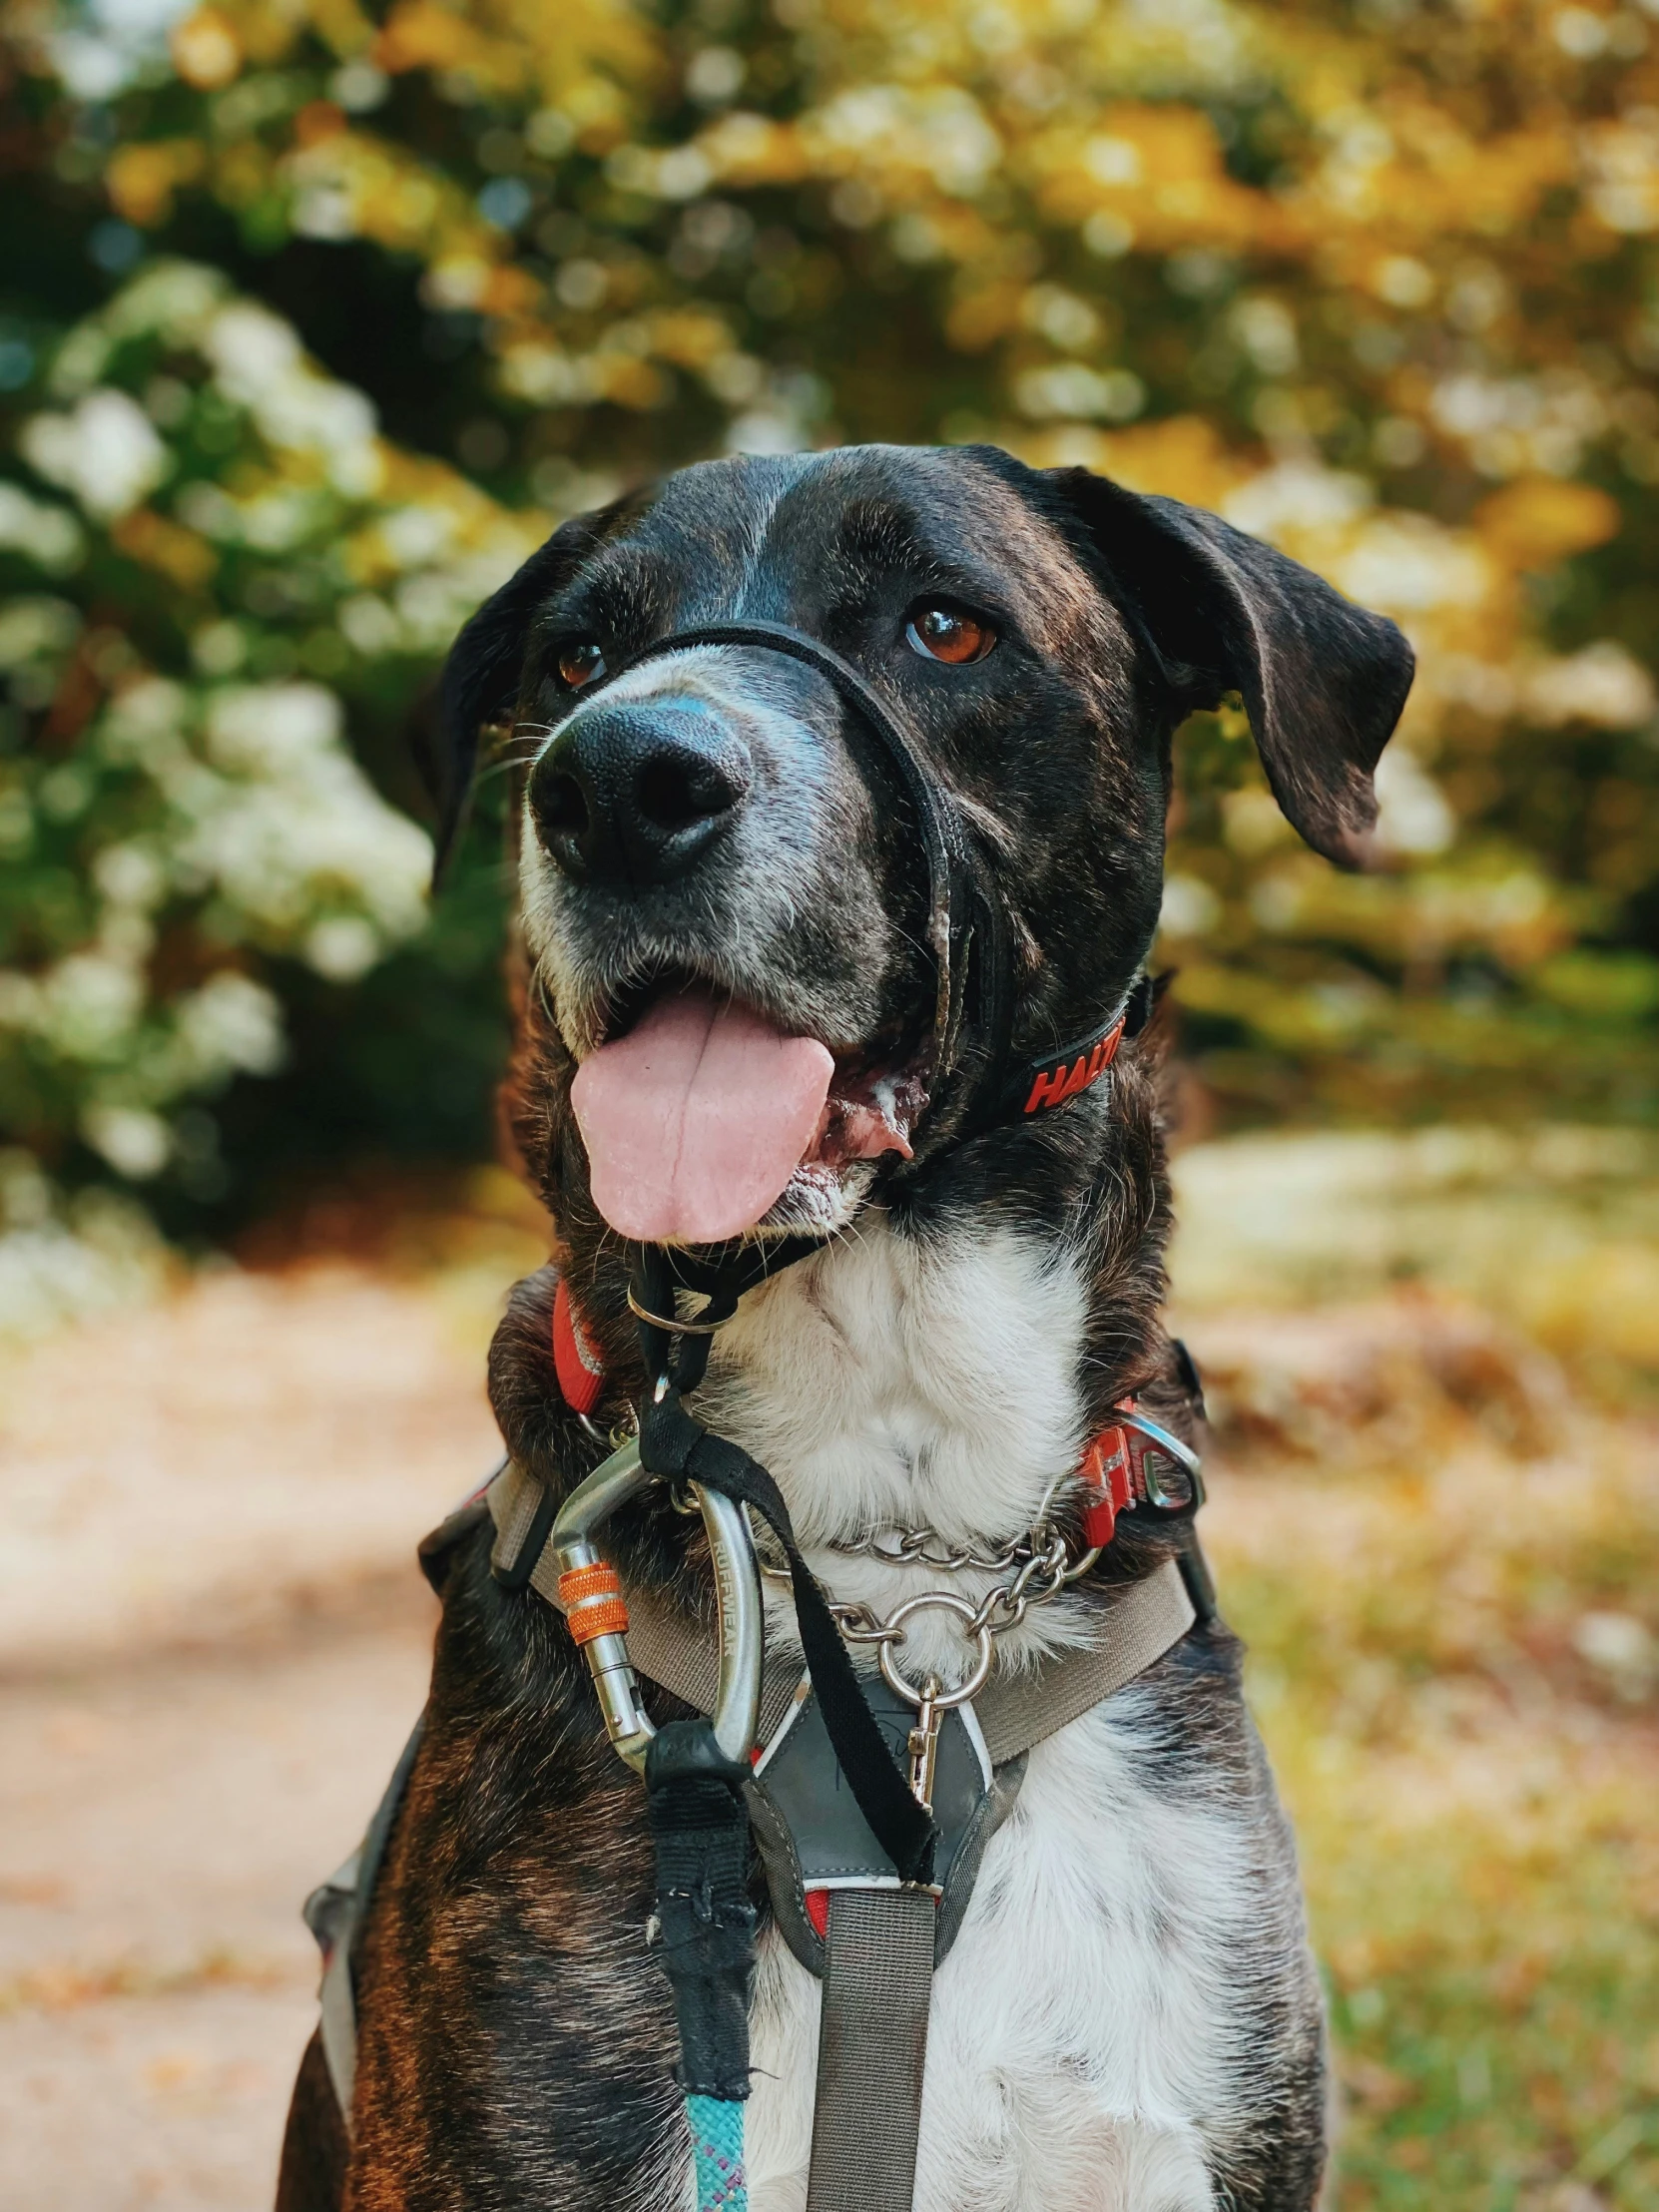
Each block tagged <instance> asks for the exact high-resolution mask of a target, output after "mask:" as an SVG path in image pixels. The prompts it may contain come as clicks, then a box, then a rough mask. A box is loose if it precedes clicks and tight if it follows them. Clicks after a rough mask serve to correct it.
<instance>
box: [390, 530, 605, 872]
mask: <svg viewBox="0 0 1659 2212" xmlns="http://www.w3.org/2000/svg"><path fill="white" fill-rule="evenodd" d="M604 522H605V515H604V514H603V513H601V514H588V515H573V516H572V517H571V519H570V520H569V521H568V522H566V523H563V524H561V526H560V527H559V528H558V529H557V530H555V531H554V533H553V535H552V536H551V537H550V538H549V539H548V541H547V543H546V544H545V545H543V546H540V547H538V549H537V550H536V551H535V552H534V553H532V554H531V556H530V558H529V559H528V560H527V561H526V562H525V564H524V566H523V567H522V568H521V569H520V570H519V571H518V573H517V574H516V575H514V576H511V577H509V578H508V580H507V582H506V583H504V584H503V585H502V586H501V589H500V590H499V591H498V592H497V593H496V594H495V596H494V597H493V598H492V599H486V600H485V602H484V604H483V605H482V606H481V607H480V608H479V610H478V612H477V613H476V614H475V615H474V616H473V617H472V620H471V621H470V622H469V623H468V624H467V626H466V628H465V629H464V630H463V631H462V632H461V634H460V636H459V637H458V638H457V639H456V640H455V642H454V644H453V645H452V646H451V647H450V649H449V658H448V660H447V661H445V662H444V664H443V675H442V678H441V679H440V681H439V684H438V689H437V697H436V700H435V702H434V703H433V708H432V711H431V712H430V714H429V715H428V717H427V719H426V721H425V724H424V727H422V728H421V729H420V730H419V731H418V732H417V738H416V757H417V760H418V763H419V767H420V772H421V775H422V777H423V778H424V779H425V782H426V787H427V789H428V790H429V791H430V793H431V795H432V799H433V802H434V804H435V805H436V807H437V810H438V825H437V837H436V854H435V857H434V859H433V863H432V878H433V881H434V882H436V881H438V880H439V879H440V878H441V876H442V874H443V871H444V868H445V867H446V866H447V864H448V862H449V859H450V856H451V854H452V853H453V852H454V849H455V845H456V842H457V840H458V838H459V836H460V832H461V827H462V824H463V823H464V822H465V820H466V811H467V803H468V801H469V800H470V798H471V796H472V780H473V776H474V774H475V773H476V770H477V766H478V733H479V732H480V730H483V729H485V728H487V727H488V725H489V724H491V723H496V722H504V721H505V720H506V719H507V717H508V716H509V715H510V714H511V713H512V710H513V708H514V707H515V706H516V705H517V703H518V691H519V681H520V677H521V674H522V671H523V666H524V648H525V644H526V641H527V639H528V635H529V630H530V624H531V622H532V621H533V619H534V617H535V612H536V609H537V608H538V607H539V606H540V605H541V603H542V601H543V600H545V599H547V598H549V597H550V596H551V595H552V593H554V592H555V591H557V590H558V589H559V587H560V586H561V585H562V584H563V583H565V582H566V581H567V579H568V578H569V577H570V576H571V575H572V574H573V573H574V572H575V570H576V568H577V566H578V565H579V564H580V562H582V561H583V560H584V559H585V558H586V557H587V555H588V554H589V553H590V552H591V551H592V550H593V548H594V546H595V545H596V544H597V543H598V542H599V540H600V538H601V537H602V536H603V534H604Z"/></svg>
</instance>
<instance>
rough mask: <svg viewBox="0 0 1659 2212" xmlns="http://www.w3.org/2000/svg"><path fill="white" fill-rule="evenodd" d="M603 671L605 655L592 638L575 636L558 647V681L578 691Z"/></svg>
mask: <svg viewBox="0 0 1659 2212" xmlns="http://www.w3.org/2000/svg"><path fill="white" fill-rule="evenodd" d="M604 673H605V656H604V654H603V653H602V652H601V651H600V649H599V647H598V646H597V645H595V643H594V642H593V640H592V638H577V639H575V640H573V641H572V643H571V644H569V645H562V646H560V648H559V681H560V683H561V684H567V685H569V687H570V689H571V690H572V691H580V690H581V689H582V686H583V685H584V684H591V683H593V682H594V680H595V679H596V678H597V677H600V676H603V675H604Z"/></svg>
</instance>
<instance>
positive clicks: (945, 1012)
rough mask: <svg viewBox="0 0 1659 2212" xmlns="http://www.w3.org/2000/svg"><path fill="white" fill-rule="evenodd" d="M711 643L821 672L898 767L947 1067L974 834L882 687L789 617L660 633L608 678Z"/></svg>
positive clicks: (960, 982)
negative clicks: (757, 650)
mask: <svg viewBox="0 0 1659 2212" xmlns="http://www.w3.org/2000/svg"><path fill="white" fill-rule="evenodd" d="M706 645H758V646H764V647H765V648H766V649H767V650H768V651H769V652H772V653H782V654H785V655H786V656H787V657H788V658H789V659H790V660H792V661H800V662H801V663H802V664H803V666H804V667H807V668H810V669H815V670H817V672H818V674H819V675H820V676H823V677H824V678H826V679H827V680H828V681H829V682H830V683H831V684H833V686H834V687H835V690H836V691H837V692H838V693H839V695H840V697H841V698H842V699H843V700H844V701H845V702H846V704H847V705H848V706H849V707H850V708H851V709H852V711H853V712H854V714H856V715H857V717H858V719H859V720H860V721H861V722H862V723H863V725H864V727H865V728H866V729H867V730H868V731H869V733H870V735H871V736H872V737H874V738H875V739H876V740H877V741H878V743H879V744H880V746H881V749H882V751H883V752H884V753H885V754H886V756H887V759H888V760H889V761H890V762H891V763H892V766H893V768H894V769H895V770H896V772H897V775H898V779H899V782H900V783H901V785H902V786H903V790H904V796H905V798H906V799H907V800H908V801H909V804H910V809H911V812H912V814H913V815H914V818H915V827H916V834H917V836H918V837H919V839H920V841H921V849H922V853H923V856H924V858H925V860H926V863H927V944H928V949H929V950H930V951H931V953H932V955H933V963H934V967H935V969H936V971H937V976H938V1001H937V1007H936V1011H935V1014H934V1032H935V1036H936V1038H937V1049H938V1057H939V1070H940V1072H941V1073H946V1072H948V1071H949V1069H950V1068H951V1067H953V1066H954V1064H955V1060H956V1056H957V1052H958V1049H959V1045H960V1032H961V1016H962V1001H963V991H964V987H965V982H966V968H967V949H968V937H969V935H970V934H971V931H972V907H973V905H974V904H975V903H976V902H975V901H974V900H973V899H972V896H971V888H970V882H969V874H968V865H969V863H968V849H967V840H966V837H965V836H964V835H963V832H962V826H961V823H960V821H959V820H958V818H957V815H956V811H955V809H954V808H953V807H952V806H951V805H950V802H949V801H948V799H946V797H945V796H944V794H943V793H942V792H941V791H940V789H939V787H938V785H937V784H936V783H935V782H934V780H933V778H932V776H931V774H930V773H929V772H928V770H927V768H926V767H925V766H924V765H923V763H922V761H921V759H920V758H919V756H918V754H917V752H916V748H915V744H914V741H913V739H912V738H911V736H910V734H909V732H908V731H907V730H906V729H905V728H904V725H903V724H902V723H901V722H900V721H899V719H898V718H897V716H896V715H894V713H893V711H892V709H891V708H890V707H889V706H888V705H887V703H886V701H885V700H884V699H882V697H881V695H880V694H879V692H877V691H876V690H875V689H874V688H873V686H871V685H870V684H869V683H867V682H866V681H865V679H864V678H863V677H862V676H861V675H860V674H859V672H858V671H857V669H855V668H854V667H853V666H852V664H851V662H850V661H843V660H842V659H841V657H840V655H839V654H838V653H836V652H833V651H832V650H831V649H830V647H829V646H827V645H825V644H824V643H823V642H822V640H820V639H818V638H814V637H809V636H808V635H807V633H806V632H805V631H803V630H791V629H789V628H788V627H787V626H786V625H785V624H784V623H781V622H711V623H708V624H706V625H705V626H704V627H703V628H701V629H695V630H679V631H676V633H675V634H674V636H673V637H669V638H658V639H657V640H656V641H655V642H654V643H653V644H651V645H648V646H646V647H645V648H644V650H643V651H641V652H639V653H636V654H634V655H633V656H632V658H631V659H629V660H627V661H624V662H623V663H622V664H621V667H619V668H617V669H616V670H615V671H614V672H613V673H612V675H611V677H609V678H607V679H606V681H608V682H609V681H614V679H615V677H616V676H620V675H621V674H622V673H623V670H624V669H630V668H638V667H639V665H640V663H641V662H642V661H656V660H661V659H662V657H663V655H664V654H667V653H689V652H691V651H692V650H693V649H694V648H696V647H699V646H706ZM595 688H597V687H595Z"/></svg>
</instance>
